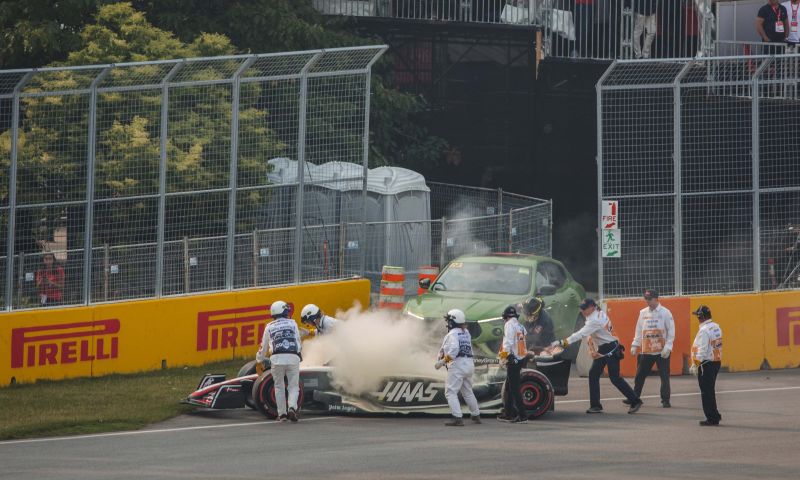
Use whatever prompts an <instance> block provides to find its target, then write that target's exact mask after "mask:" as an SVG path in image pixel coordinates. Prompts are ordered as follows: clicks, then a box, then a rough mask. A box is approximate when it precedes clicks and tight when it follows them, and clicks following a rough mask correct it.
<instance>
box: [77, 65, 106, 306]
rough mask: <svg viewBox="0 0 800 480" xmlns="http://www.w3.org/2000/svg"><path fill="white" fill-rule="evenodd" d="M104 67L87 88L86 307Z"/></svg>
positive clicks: (90, 273) (84, 273) (83, 295)
mask: <svg viewBox="0 0 800 480" xmlns="http://www.w3.org/2000/svg"><path fill="white" fill-rule="evenodd" d="M112 68H113V66H112V67H106V68H104V69H103V70H102V71H100V73H99V74H98V75H97V76H96V77H95V78H94V80H92V84H91V86H90V87H89V88H90V89H91V93H90V94H89V95H90V96H89V132H88V133H89V135H88V137H89V138H88V141H87V148H86V220H85V222H86V224H85V225H84V228H85V233H84V238H83V293H82V297H83V303H84V304H86V305H88V304H89V303H91V301H92V240H93V238H92V237H93V236H94V180H95V179H94V167H95V165H94V160H95V158H94V156H95V140H96V136H97V85H98V84H99V83H100V82H102V81H103V79H104V78H105V77H106V75H108V72H110V71H111V69H112Z"/></svg>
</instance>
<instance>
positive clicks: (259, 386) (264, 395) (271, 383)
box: [253, 371, 303, 419]
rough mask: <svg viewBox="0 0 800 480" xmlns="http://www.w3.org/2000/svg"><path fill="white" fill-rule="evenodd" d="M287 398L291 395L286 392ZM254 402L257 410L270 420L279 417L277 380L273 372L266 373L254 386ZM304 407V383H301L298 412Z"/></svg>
mask: <svg viewBox="0 0 800 480" xmlns="http://www.w3.org/2000/svg"><path fill="white" fill-rule="evenodd" d="M286 398H289V393H288V392H286ZM253 402H254V403H255V405H256V409H258V411H259V412H261V413H262V414H264V416H265V417H267V418H269V419H274V418H277V417H278V404H277V402H276V401H275V379H273V378H272V372H271V371H266V372H264V373H263V374H262V375H261V376H260V377H258V380H256V382H255V383H254V384H253ZM302 405H303V382H302V381H301V382H300V392H299V394H298V396H297V410H298V411H300V408H301V406H302Z"/></svg>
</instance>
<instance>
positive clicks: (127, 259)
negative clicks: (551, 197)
mask: <svg viewBox="0 0 800 480" xmlns="http://www.w3.org/2000/svg"><path fill="white" fill-rule="evenodd" d="M385 49H386V47H385V46H375V47H359V48H344V49H331V50H319V51H307V52H292V53H281V54H267V55H246V56H231V57H216V58H196V59H184V60H173V61H157V62H141V63H132V64H117V65H101V66H86V67H59V68H43V69H33V70H12V71H0V251H2V252H3V253H4V255H2V256H0V295H2V302H3V303H2V305H3V306H4V307H5V309H7V310H11V309H19V308H35V307H41V306H49V305H78V304H87V303H95V302H106V301H119V300H126V299H137V298H158V297H162V296H168V295H181V294H187V293H194V292H207V291H219V290H230V289H240V288H252V287H263V286H273V285H284V284H290V283H299V282H310V281H319V280H333V279H340V278H347V277H351V276H354V275H364V276H367V277H371V275H373V274H375V275H376V276H377V275H379V272H380V270H381V267H382V266H383V265H388V264H396V263H398V262H402V263H400V264H402V265H405V266H407V267H408V268H407V270H408V271H409V273H414V272H415V271H416V269H417V268H418V267H419V266H425V265H431V264H433V265H443V264H444V263H446V262H447V261H449V260H450V259H452V258H454V257H455V256H458V255H461V254H465V253H486V252H496V251H520V252H526V253H539V254H545V255H549V254H550V224H551V217H552V215H551V214H552V212H551V210H552V209H551V204H550V202H547V201H543V200H539V199H534V198H528V197H523V196H519V195H513V194H508V193H505V192H502V190H499V191H498V190H487V189H477V188H469V187H461V186H452V185H439V184H431V185H430V186H429V187H428V186H425V185H424V182H423V184H422V186H421V187H420V188H421V189H424V190H426V192H425V193H426V194H427V191H428V190H431V192H430V194H431V195H430V204H431V205H432V207H433V209H434V212H433V213H434V216H431V214H430V208H431V205H429V204H427V203H426V204H425V209H424V210H421V209H419V208H417V209H414V208H411V209H410V210H408V211H409V212H411V213H409V214H408V215H406V216H404V217H403V218H395V219H393V220H392V221H384V220H382V221H370V222H367V219H368V218H373V217H368V215H367V211H368V209H370V208H372V207H371V205H372V203H370V202H368V201H367V200H368V196H367V191H368V186H367V184H368V182H367V176H366V174H367V171H368V169H367V166H368V157H367V155H368V141H369V136H368V132H369V95H370V69H371V66H372V64H373V63H374V62H375V60H377V58H378V57H379V56H380V55H381V54H382V53H383V52H384V51H385ZM294 159H296V160H294ZM370 178H371V177H370ZM373 193H374V192H373ZM379 195H380V194H379ZM370 200H374V198H371V197H370ZM391 201H392V199H386V200H385V202H384V203H383V204H382V205H390V204H391ZM378 210H380V209H378ZM372 213H375V212H372ZM378 213H379V215H378V216H377V218H384V217H383V216H382V215H380V212H378ZM442 216H443V217H446V218H441V217H442ZM431 218H434V219H436V220H431ZM410 278H411V277H410Z"/></svg>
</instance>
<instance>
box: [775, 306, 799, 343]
mask: <svg viewBox="0 0 800 480" xmlns="http://www.w3.org/2000/svg"><path fill="white" fill-rule="evenodd" d="M775 319H776V324H777V326H778V346H779V347H788V346H789V345H800V307H786V308H778V309H776V310H775Z"/></svg>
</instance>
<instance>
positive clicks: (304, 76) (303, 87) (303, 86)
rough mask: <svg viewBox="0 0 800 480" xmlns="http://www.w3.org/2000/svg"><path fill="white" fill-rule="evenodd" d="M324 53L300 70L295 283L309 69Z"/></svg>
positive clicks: (299, 260) (298, 263)
mask: <svg viewBox="0 0 800 480" xmlns="http://www.w3.org/2000/svg"><path fill="white" fill-rule="evenodd" d="M322 55H323V53H317V54H315V55H314V56H313V57H311V59H309V60H308V62H306V64H305V66H304V67H303V69H302V70H301V71H300V101H299V104H298V107H297V109H298V126H297V197H296V201H295V204H294V205H295V207H294V208H295V214H296V215H297V218H296V222H295V233H294V283H300V282H301V280H302V267H303V216H304V215H303V214H304V213H305V212H304V205H303V196H304V195H303V194H304V192H303V190H304V189H305V176H306V175H305V174H306V114H307V113H308V71H309V70H310V69H311V67H313V66H314V64H315V63H317V61H318V60H319V58H320V57H321V56H322Z"/></svg>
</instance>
